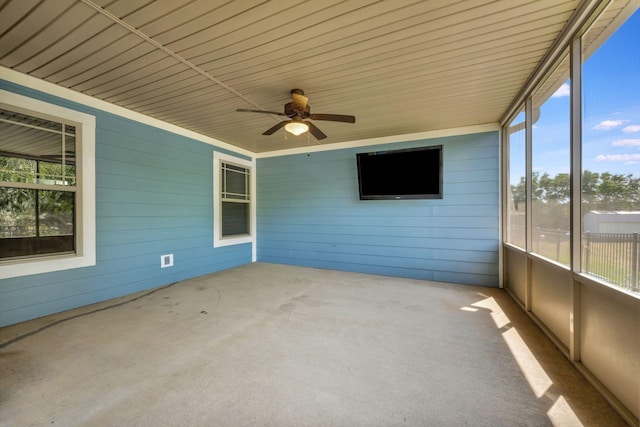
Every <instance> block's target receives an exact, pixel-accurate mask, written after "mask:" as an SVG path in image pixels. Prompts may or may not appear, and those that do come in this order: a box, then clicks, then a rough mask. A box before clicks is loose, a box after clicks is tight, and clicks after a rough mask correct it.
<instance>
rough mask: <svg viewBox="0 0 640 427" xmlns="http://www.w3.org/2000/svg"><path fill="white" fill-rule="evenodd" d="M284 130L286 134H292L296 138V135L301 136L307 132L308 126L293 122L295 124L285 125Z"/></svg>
mask: <svg viewBox="0 0 640 427" xmlns="http://www.w3.org/2000/svg"><path fill="white" fill-rule="evenodd" d="M284 129H285V130H286V131H287V132H289V133H292V134H294V135H295V136H298V135H302V134H303V133H305V132H306V131H308V130H309V126H308V125H307V124H306V123H305V122H298V121H295V122H291V123H287V124H286V125H285V127H284Z"/></svg>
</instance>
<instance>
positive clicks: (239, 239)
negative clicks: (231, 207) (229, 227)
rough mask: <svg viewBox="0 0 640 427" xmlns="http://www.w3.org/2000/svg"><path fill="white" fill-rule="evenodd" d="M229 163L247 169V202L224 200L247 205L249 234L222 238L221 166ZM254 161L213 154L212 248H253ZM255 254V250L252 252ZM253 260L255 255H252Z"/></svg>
mask: <svg viewBox="0 0 640 427" xmlns="http://www.w3.org/2000/svg"><path fill="white" fill-rule="evenodd" d="M223 163H229V164H231V165H235V166H239V167H242V168H246V169H248V171H249V172H248V173H249V193H248V200H246V199H237V200H226V201H232V202H238V203H248V204H249V233H248V234H242V235H234V236H226V237H224V236H222V202H223V199H222V164H223ZM255 182H256V177H255V161H254V160H246V159H243V158H240V157H236V156H232V155H229V154H226V153H222V152H218V151H214V153H213V247H214V248H219V247H224V246H231V245H240V244H244V243H253V246H254V248H255V235H256V213H255V212H256V207H255V189H256V185H255ZM254 252H255V250H254ZM254 258H255V255H254Z"/></svg>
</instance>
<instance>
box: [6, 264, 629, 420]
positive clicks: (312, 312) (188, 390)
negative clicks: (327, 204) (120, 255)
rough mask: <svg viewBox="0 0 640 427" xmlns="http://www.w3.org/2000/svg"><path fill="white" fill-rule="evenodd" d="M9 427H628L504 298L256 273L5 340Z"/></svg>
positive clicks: (427, 285) (438, 286)
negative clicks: (553, 426) (164, 426)
mask: <svg viewBox="0 0 640 427" xmlns="http://www.w3.org/2000/svg"><path fill="white" fill-rule="evenodd" d="M0 425H2V426H29V425H35V426H40V425H42V426H44V425H47V426H51V425H63V426H74V425H87V426H102V425H113V426H128V425H134V426H139V425H154V426H163V425H171V426H186V425H189V426H214V425H216V426H254V425H262V426H394V425H402V426H405V425H406V426H462V425H469V426H545V425H556V426H574V425H575V426H579V425H585V426H607V427H611V426H622V425H625V424H624V422H623V420H622V419H621V418H620V417H619V416H618V415H617V414H616V413H615V412H614V410H613V409H612V408H611V407H610V406H609V405H608V404H607V403H606V402H605V401H604V399H603V398H602V397H601V396H600V395H599V394H598V393H597V392H596V391H595V390H594V389H593V388H592V387H591V385H590V384H589V383H588V382H587V381H586V380H585V379H584V378H583V377H582V376H581V375H580V374H579V373H578V372H577V371H576V370H575V369H574V368H573V367H572V366H571V365H570V364H569V362H568V361H567V360H566V359H565V358H564V357H563V356H562V355H561V354H560V353H559V352H558V351H557V349H556V348H555V347H553V345H552V344H551V343H550V341H549V340H548V339H547V338H546V337H545V336H544V335H543V334H542V332H541V331H540V330H539V329H537V327H535V326H534V324H533V323H532V322H531V321H530V319H529V318H528V317H527V316H526V315H525V313H523V312H522V310H520V309H519V308H518V307H517V306H516V305H515V303H514V302H513V301H512V300H511V299H510V298H509V297H508V296H507V295H506V293H505V292H504V291H502V290H499V289H492V288H483V287H474V286H461V285H450V284H443V283H434V282H426V281H418V280H407V279H398V278H390V277H381V276H372V275H365V274H355V273H344V272H336V271H329V270H317V269H311V268H301V267H292V266H283V265H275V264H262V263H257V264H251V265H246V266H243V267H239V268H235V269H232V270H227V271H223V272H220V273H216V274H212V275H208V276H205V277H200V278H195V279H191V280H187V281H184V282H180V283H177V284H174V285H171V286H169V287H166V288H162V289H157V290H154V291H152V292H147V293H140V294H136V295H131V296H128V297H123V298H118V299H116V300H111V301H107V302H105V303H101V304H96V305H93V306H88V307H84V308H81V309H77V310H73V311H69V312H65V313H60V314H57V315H53V316H48V317H45V318H41V319H37V320H34V321H30V322H25V323H22V324H18V325H13V326H10V327H6V328H2V329H0Z"/></svg>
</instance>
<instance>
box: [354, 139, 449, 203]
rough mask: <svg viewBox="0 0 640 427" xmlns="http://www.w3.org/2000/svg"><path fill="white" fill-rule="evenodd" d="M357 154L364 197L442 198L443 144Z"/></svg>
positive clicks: (361, 192)
mask: <svg viewBox="0 0 640 427" xmlns="http://www.w3.org/2000/svg"><path fill="white" fill-rule="evenodd" d="M356 157H357V160H358V185H359V189H360V200H385V199H386V200H402V199H442V145H433V146H429V147H420V148H409V149H404V150H390V151H377V152H372V153H358V154H356Z"/></svg>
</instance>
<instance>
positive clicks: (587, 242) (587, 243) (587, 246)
mask: <svg viewBox="0 0 640 427" xmlns="http://www.w3.org/2000/svg"><path fill="white" fill-rule="evenodd" d="M590 255H591V233H589V232H588V231H587V232H586V233H584V265H583V266H582V271H584V272H585V273H588V272H589V271H590V270H589V259H590V258H591V256H590Z"/></svg>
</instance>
